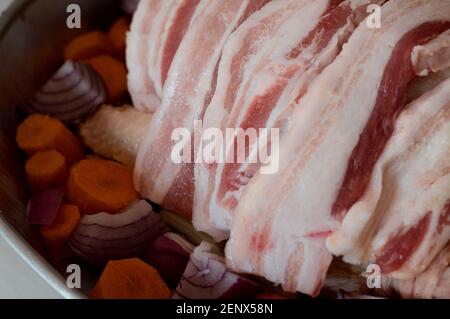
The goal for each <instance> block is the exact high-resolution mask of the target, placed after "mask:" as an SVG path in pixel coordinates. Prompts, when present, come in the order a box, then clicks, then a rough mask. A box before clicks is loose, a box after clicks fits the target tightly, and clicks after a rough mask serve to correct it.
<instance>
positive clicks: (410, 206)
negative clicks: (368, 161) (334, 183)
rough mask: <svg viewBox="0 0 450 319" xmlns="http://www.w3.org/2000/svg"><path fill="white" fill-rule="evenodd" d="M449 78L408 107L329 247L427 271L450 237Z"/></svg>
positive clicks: (353, 257) (350, 257) (360, 258)
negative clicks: (368, 182) (360, 195)
mask: <svg viewBox="0 0 450 319" xmlns="http://www.w3.org/2000/svg"><path fill="white" fill-rule="evenodd" d="M449 137H450V79H448V80H446V81H444V82H443V83H442V84H440V85H439V86H438V87H437V88H435V89H433V90H431V91H429V92H428V93H426V94H425V95H424V96H422V97H421V98H419V99H418V100H416V101H414V102H413V103H411V104H410V105H409V106H407V107H406V110H405V111H404V112H403V113H402V114H401V116H400V117H399V119H398V120H397V123H396V128H395V131H394V133H393V136H392V137H391V139H390V141H389V143H388V144H387V146H386V148H385V149H384V152H383V154H382V155H381V156H380V158H379V159H378V161H377V163H376V165H375V167H374V169H373V171H372V175H371V177H370V184H369V185H368V187H367V189H366V190H365V193H364V195H363V196H362V197H361V199H360V200H359V201H358V202H356V203H355V204H353V205H352V207H351V208H350V209H349V210H348V212H347V213H346V216H345V218H344V220H343V222H342V226H341V227H340V229H339V230H338V231H337V232H335V234H333V235H332V236H331V237H330V238H329V239H328V241H327V244H328V248H329V249H330V251H331V252H333V253H335V254H337V255H344V259H345V260H346V261H349V262H352V263H358V264H360V263H365V262H369V261H375V262H376V263H378V264H379V265H380V266H381V269H382V271H383V273H385V274H389V276H390V277H397V278H400V279H405V278H406V279H408V278H413V277H416V276H418V275H419V274H420V273H421V272H422V271H424V270H425V269H426V268H427V267H428V265H429V264H430V262H431V261H432V260H433V259H434V257H435V256H436V255H437V254H438V253H439V252H440V251H441V250H442V249H443V247H444V246H445V245H446V244H447V242H448V241H449V240H450V227H449V226H450V218H449V217H450V161H449V158H450V138H449Z"/></svg>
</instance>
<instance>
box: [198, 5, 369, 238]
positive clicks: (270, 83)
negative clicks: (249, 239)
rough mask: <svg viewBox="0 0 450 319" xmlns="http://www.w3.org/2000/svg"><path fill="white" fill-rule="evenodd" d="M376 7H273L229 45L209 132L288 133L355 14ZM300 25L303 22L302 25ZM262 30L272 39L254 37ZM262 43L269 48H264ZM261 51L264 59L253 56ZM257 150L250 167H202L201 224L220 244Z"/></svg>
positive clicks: (210, 112) (249, 147) (208, 118)
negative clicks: (294, 112) (296, 108)
mask: <svg viewBox="0 0 450 319" xmlns="http://www.w3.org/2000/svg"><path fill="white" fill-rule="evenodd" d="M372 2H373V1H372ZM369 3H370V1H314V2H310V1H297V2H294V3H291V2H289V1H285V2H282V3H279V2H273V3H272V4H271V5H268V6H266V7H265V8H264V9H263V10H261V12H260V15H258V16H257V15H254V16H253V17H252V18H251V19H249V20H248V21H247V23H246V24H245V25H243V26H241V27H240V28H239V29H238V30H237V31H236V33H235V34H234V37H232V39H231V40H230V41H229V42H228V43H227V46H226V48H225V50H224V59H223V60H222V64H221V68H220V69H219V78H218V79H219V81H218V82H219V87H218V88H217V90H216V94H215V96H214V98H213V100H212V102H211V104H210V105H209V106H208V108H207V111H206V115H205V118H204V119H205V125H206V126H207V127H219V128H221V129H222V130H223V131H225V128H226V127H231V128H236V127H240V128H243V129H247V128H255V129H259V128H273V127H277V128H281V129H282V130H283V129H284V128H283V127H284V126H285V125H286V120H287V118H288V117H289V115H290V108H291V107H292V106H291V105H293V104H295V101H297V100H298V99H299V98H300V97H301V95H303V94H304V92H306V91H307V88H308V85H309V84H310V83H311V82H312V81H313V80H314V78H315V77H316V76H317V75H318V74H319V73H320V72H321V71H322V69H323V68H325V67H326V66H327V65H328V64H329V63H331V62H332V61H333V60H334V58H335V57H336V55H337V54H338V53H339V51H340V49H341V46H342V44H343V43H344V42H345V41H346V40H347V38H348V37H349V35H350V34H351V32H352V31H353V30H354V15H353V14H354V12H355V10H357V9H361V7H362V6H363V5H367V4H369ZM299 21H303V22H302V25H301V26H299ZM256 27H258V28H260V29H263V30H265V33H263V34H261V35H260V36H257V35H255V32H254V28H256ZM261 42H263V43H265V47H263V48H259V47H258V45H259V44H260V43H261ZM255 47H256V48H258V51H257V53H255V52H253V51H252V49H255ZM246 49H247V50H248V51H245V50H246ZM264 50H265V51H264ZM261 51H263V52H261ZM236 61H239V62H238V63H236ZM243 75H245V77H244V76H243ZM237 84H238V85H239V86H237ZM235 150H236V149H235V148H234V149H231V151H235ZM255 150H256V144H253V145H247V146H246V153H247V154H248V157H247V163H244V164H240V163H234V164H231V163H227V164H218V165H211V166H209V167H208V166H206V165H198V166H197V167H196V169H197V170H198V172H197V175H196V191H195V194H196V195H195V210H194V216H193V221H194V225H195V226H196V227H197V228H198V229H200V230H203V231H206V232H208V233H210V234H211V235H214V236H215V237H216V239H217V240H222V239H224V238H226V237H227V231H228V230H229V228H230V224H231V220H232V212H233V209H234V208H235V206H236V204H237V202H238V201H239V198H240V196H241V194H242V191H243V189H244V187H245V185H246V183H248V181H249V180H250V179H251V176H252V175H253V174H254V172H255V171H256V170H257V168H258V166H259V164H256V165H249V164H248V163H256V162H257V158H256V155H257V152H255ZM231 156H232V155H230V154H227V158H231ZM242 177H245V182H244V183H243V182H242V180H243V178H242Z"/></svg>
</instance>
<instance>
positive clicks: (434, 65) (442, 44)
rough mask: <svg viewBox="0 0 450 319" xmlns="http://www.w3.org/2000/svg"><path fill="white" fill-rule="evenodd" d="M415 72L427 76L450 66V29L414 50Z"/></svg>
mask: <svg viewBox="0 0 450 319" xmlns="http://www.w3.org/2000/svg"><path fill="white" fill-rule="evenodd" d="M412 61H413V65H414V72H415V73H416V74H417V75H420V76H426V75H428V73H430V72H438V71H441V70H443V69H446V68H448V67H450V30H447V31H446V32H443V33H442V34H441V35H439V36H438V37H436V38H435V39H433V40H431V41H429V42H428V43H426V44H424V45H418V46H417V47H415V48H414V49H413V51H412Z"/></svg>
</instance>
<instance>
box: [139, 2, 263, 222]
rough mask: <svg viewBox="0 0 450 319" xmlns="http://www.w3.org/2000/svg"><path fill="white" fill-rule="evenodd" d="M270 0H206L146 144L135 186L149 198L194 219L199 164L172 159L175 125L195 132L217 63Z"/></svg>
mask: <svg viewBox="0 0 450 319" xmlns="http://www.w3.org/2000/svg"><path fill="white" fill-rule="evenodd" d="M266 2H267V0H244V1H242V0H230V1H209V0H202V1H201V2H200V3H199V4H198V8H197V10H200V11H198V12H196V13H194V18H193V21H192V23H191V24H190V26H189V28H188V30H187V32H186V33H185V35H184V37H183V40H182V41H181V43H180V45H179V47H178V50H177V53H176V54H175V57H174V59H173V61H172V65H171V67H170V69H169V72H168V74H167V79H166V82H165V85H164V91H163V97H162V103H161V106H160V107H159V108H158V110H157V112H156V113H155V115H154V118H153V121H152V123H151V125H150V127H149V130H148V132H147V134H146V137H145V138H144V141H143V144H142V146H141V148H140V151H139V154H138V157H137V161H136V166H135V186H136V189H137V190H139V191H140V193H141V195H142V196H143V197H146V198H148V199H150V200H152V201H154V202H156V203H159V204H162V205H163V207H165V208H167V209H169V210H173V211H176V212H178V213H180V214H182V215H184V216H186V217H188V218H190V216H191V210H192V197H193V189H194V181H193V175H194V170H193V164H190V163H183V164H176V163H174V162H173V161H172V160H171V158H170V153H171V148H172V144H173V143H172V141H171V134H172V132H173V130H174V129H175V128H180V127H182V128H187V129H189V130H190V131H191V132H192V131H193V126H194V120H197V119H201V118H202V117H203V114H204V109H205V107H206V106H207V105H208V104H209V102H210V99H211V96H212V94H213V93H214V90H215V79H216V74H217V73H216V70H217V65H218V62H219V59H220V56H221V52H222V49H223V46H224V44H225V42H226V41H227V39H228V38H229V36H230V34H231V32H232V31H233V30H235V29H236V27H237V26H239V24H241V23H242V22H243V21H244V20H245V19H246V18H247V17H248V16H249V15H250V14H251V13H253V12H254V11H257V10H258V9H259V8H261V7H262V6H263V5H264V4H265V3H266Z"/></svg>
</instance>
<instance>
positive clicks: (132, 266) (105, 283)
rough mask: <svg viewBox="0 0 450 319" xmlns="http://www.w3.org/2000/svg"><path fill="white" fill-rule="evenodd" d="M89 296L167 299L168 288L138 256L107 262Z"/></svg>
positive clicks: (97, 297)
mask: <svg viewBox="0 0 450 319" xmlns="http://www.w3.org/2000/svg"><path fill="white" fill-rule="evenodd" d="M90 297H91V298H94V299H127V298H129V299H168V298H170V290H169V288H167V286H166V284H165V283H164V281H163V280H162V279H161V277H160V276H159V274H158V272H157V271H156V270H155V269H154V268H153V267H152V266H150V265H147V264H146V263H145V262H143V261H142V260H140V259H138V258H131V259H123V260H116V261H110V262H108V264H107V265H106V268H105V269H104V270H103V273H102V275H101V277H100V279H99V280H98V282H97V284H96V285H95V287H94V289H93V290H92V291H91V294H90Z"/></svg>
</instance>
